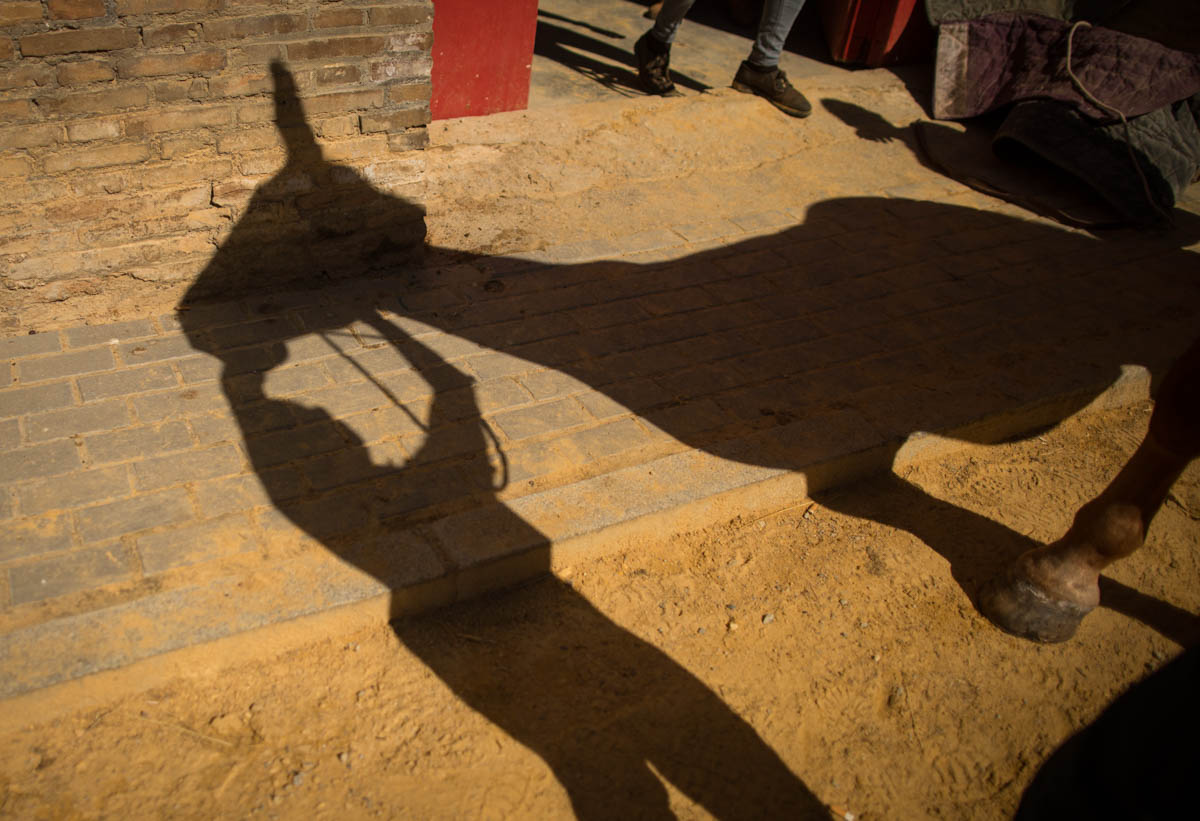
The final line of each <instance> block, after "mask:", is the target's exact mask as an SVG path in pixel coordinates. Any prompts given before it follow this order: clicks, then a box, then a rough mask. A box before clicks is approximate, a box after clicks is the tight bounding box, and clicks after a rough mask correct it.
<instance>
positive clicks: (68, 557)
mask: <svg viewBox="0 0 1200 821" xmlns="http://www.w3.org/2000/svg"><path fill="white" fill-rule="evenodd" d="M9 572H10V574H11V575H10V576H9V578H10V580H11V584H12V600H13V604H27V603H29V602H35V601H42V600H44V599H49V598H54V597H55V596H65V595H67V594H70V593H78V592H79V591H81V590H89V589H92V588H95V587H100V586H101V585H105V584H111V583H113V582H119V581H124V580H125V579H128V578H129V577H130V576H131V575H132V574H131V572H130V569H129V565H128V562H127V559H126V558H125V554H124V551H122V550H121V548H120V547H119V546H117V545H113V546H111V547H97V548H93V549H91V550H77V551H73V552H71V553H66V554H63V555H61V556H54V557H52V558H48V559H42V560H41V561H37V562H34V563H32V564H27V565H22V566H19V567H14V568H13V569H12V570H11V571H9Z"/></svg>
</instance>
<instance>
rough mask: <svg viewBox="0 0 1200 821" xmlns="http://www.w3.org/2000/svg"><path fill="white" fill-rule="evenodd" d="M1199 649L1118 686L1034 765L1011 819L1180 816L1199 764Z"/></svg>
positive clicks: (1191, 796)
mask: <svg viewBox="0 0 1200 821" xmlns="http://www.w3.org/2000/svg"><path fill="white" fill-rule="evenodd" d="M1198 690H1200V648H1193V649H1191V650H1188V651H1186V652H1184V653H1182V654H1181V655H1180V656H1179V657H1178V658H1176V659H1174V660H1173V661H1171V662H1170V663H1169V664H1167V665H1166V666H1165V667H1163V668H1162V669H1161V670H1158V671H1157V672H1155V673H1153V674H1151V675H1150V676H1147V677H1146V678H1145V679H1143V680H1142V681H1139V682H1138V683H1137V684H1135V685H1133V686H1132V687H1131V688H1129V689H1128V690H1127V691H1125V692H1124V693H1122V694H1121V695H1120V696H1119V697H1118V698H1117V699H1116V700H1114V701H1113V703H1112V704H1110V705H1109V706H1108V707H1107V708H1106V709H1105V710H1104V712H1103V713H1101V714H1100V716H1099V717H1098V718H1097V719H1096V720H1095V721H1093V722H1092V723H1091V724H1089V725H1088V726H1086V727H1084V728H1083V729H1082V730H1080V731H1079V732H1078V733H1076V734H1075V735H1073V736H1071V737H1070V738H1068V739H1067V740H1066V742H1064V743H1063V744H1062V746H1060V747H1059V748H1058V749H1057V750H1056V751H1055V752H1054V754H1053V755H1051V756H1050V758H1049V759H1048V760H1047V761H1046V762H1045V763H1044V764H1043V765H1042V766H1041V767H1040V768H1039V770H1038V772H1037V775H1036V776H1034V779H1033V781H1032V783H1030V785H1029V786H1028V787H1027V788H1026V790H1025V793H1024V795H1023V796H1022V797H1021V804H1020V806H1019V807H1018V808H1017V813H1016V816H1015V819H1016V821H1049V819H1055V818H1064V817H1070V818H1094V819H1100V820H1102V821H1108V819H1112V821H1117V819H1124V818H1147V819H1150V818H1154V819H1160V818H1186V817H1187V816H1188V815H1191V814H1192V812H1194V811H1195V774H1196V768H1197V765H1200V756H1198V755H1197V753H1196V736H1197V734H1200V702H1198V701H1197V700H1196V693H1197V691H1198Z"/></svg>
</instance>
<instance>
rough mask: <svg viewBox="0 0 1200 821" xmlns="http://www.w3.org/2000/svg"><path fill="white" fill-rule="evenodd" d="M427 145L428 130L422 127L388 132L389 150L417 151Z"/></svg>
mask: <svg viewBox="0 0 1200 821" xmlns="http://www.w3.org/2000/svg"><path fill="white" fill-rule="evenodd" d="M428 145H429V132H428V131H427V130H425V129H424V128H410V129H409V130H408V131H405V132H403V133H395V134H388V149H390V150H391V151H395V152H403V151H418V150H420V149H422V148H425V147H427V146H428ZM393 193H395V192H393Z"/></svg>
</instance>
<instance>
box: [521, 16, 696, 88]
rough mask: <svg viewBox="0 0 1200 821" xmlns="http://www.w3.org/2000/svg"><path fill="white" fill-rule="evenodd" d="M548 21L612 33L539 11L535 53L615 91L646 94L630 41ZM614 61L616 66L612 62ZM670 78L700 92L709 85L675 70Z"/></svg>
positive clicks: (534, 43)
mask: <svg viewBox="0 0 1200 821" xmlns="http://www.w3.org/2000/svg"><path fill="white" fill-rule="evenodd" d="M549 20H562V21H564V22H567V23H569V24H571V25H575V26H579V27H582V28H586V29H587V30H589V31H593V32H596V33H600V34H601V36H604V37H611V36H612V33H611V32H605V31H604V30H603V29H596V28H595V27H594V26H591V25H590V24H587V23H582V22H579V21H576V20H566V18H563V17H561V16H559V15H552V14H549V13H547V12H544V11H538V23H537V33H536V35H535V37H534V41H533V53H534V54H536V55H538V56H539V57H545V58H546V59H547V60H553V61H554V62H556V63H561V64H562V65H564V66H566V67H567V68H569V69H571V70H572V71H575V72H577V73H579V74H581V75H583V76H584V77H587V78H588V79H591V80H594V81H596V82H597V83H599V84H600V85H602V86H604V87H606V88H610V89H612V90H614V91H620V92H621V93H626V94H628V93H637V94H645V92H644V91H643V90H642V87H641V84H640V83H639V82H638V75H637V62H636V61H635V59H634V56H633V41H632V40H630V41H628V42H626V43H622V44H621V45H620V46H617V45H614V44H612V43H608V42H605V41H603V40H597V39H596V38H595V37H589V36H588V35H586V34H582V33H580V32H578V31H575V30H574V29H571V28H566V27H564V26H559V25H556V24H555V23H551V22H548V21H549ZM617 36H618V37H620V36H621V35H617ZM589 55H594V56H589ZM597 58H603V59H597ZM606 61H612V62H606ZM613 63H617V64H619V65H613ZM671 78H672V79H673V80H674V81H675V82H676V83H678V84H679V85H681V86H683V87H684V88H688V89H691V90H692V91H697V92H699V91H707V90H708V89H709V86H707V85H705V84H704V83H702V82H700V81H699V80H695V79H693V78H691V77H688V76H686V75H684V74H680V73H679V72H678V71H674V70H672V71H671Z"/></svg>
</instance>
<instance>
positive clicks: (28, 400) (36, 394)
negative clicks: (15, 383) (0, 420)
mask: <svg viewBox="0 0 1200 821" xmlns="http://www.w3.org/2000/svg"><path fill="white" fill-rule="evenodd" d="M74 401H75V399H74V397H73V396H72V395H71V386H70V385H69V384H67V383H66V382H54V383H51V384H49V385H35V386H34V387H31V388H7V389H5V390H4V391H3V392H0V417H5V416H18V415H20V414H25V413H36V412H38V411H48V410H52V409H54V408H69V407H71V405H72V404H73V403H74Z"/></svg>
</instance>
